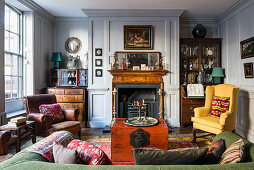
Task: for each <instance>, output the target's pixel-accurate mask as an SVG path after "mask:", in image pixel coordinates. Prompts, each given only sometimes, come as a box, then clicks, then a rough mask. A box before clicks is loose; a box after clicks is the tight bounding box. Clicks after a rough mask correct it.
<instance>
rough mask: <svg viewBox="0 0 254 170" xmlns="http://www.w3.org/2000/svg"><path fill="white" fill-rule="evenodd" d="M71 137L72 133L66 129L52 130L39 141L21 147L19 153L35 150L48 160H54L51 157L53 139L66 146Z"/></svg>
mask: <svg viewBox="0 0 254 170" xmlns="http://www.w3.org/2000/svg"><path fill="white" fill-rule="evenodd" d="M73 139H75V138H74V137H73V135H72V134H71V133H70V132H67V131H58V132H54V133H52V134H51V135H49V136H48V137H46V138H44V139H42V140H40V141H39V142H37V143H35V144H33V145H31V146H29V147H27V148H25V149H23V150H22V151H20V152H19V153H23V152H36V153H39V154H41V155H43V156H44V157H45V158H47V159H48V160H49V162H54V158H53V141H54V140H55V141H57V142H58V143H61V144H62V145H63V146H65V147H66V146H67V145H68V144H69V143H70V142H71V141H72V140H73Z"/></svg>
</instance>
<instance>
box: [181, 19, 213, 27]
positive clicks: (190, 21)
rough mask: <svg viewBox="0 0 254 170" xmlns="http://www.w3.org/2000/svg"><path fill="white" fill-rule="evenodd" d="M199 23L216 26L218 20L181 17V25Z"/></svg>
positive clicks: (186, 25)
mask: <svg viewBox="0 0 254 170" xmlns="http://www.w3.org/2000/svg"><path fill="white" fill-rule="evenodd" d="M197 24H204V25H206V26H211V27H216V26H217V24H218V21H217V20H216V18H189V17H188V18H186V17H180V25H181V27H189V26H195V25H197Z"/></svg>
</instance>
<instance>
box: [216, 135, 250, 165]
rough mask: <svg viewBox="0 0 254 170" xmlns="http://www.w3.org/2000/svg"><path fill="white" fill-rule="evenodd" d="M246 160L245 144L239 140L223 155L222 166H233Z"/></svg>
mask: <svg viewBox="0 0 254 170" xmlns="http://www.w3.org/2000/svg"><path fill="white" fill-rule="evenodd" d="M244 158H245V149H244V142H243V140H242V139H239V140H238V141H236V142H235V143H232V144H231V145H230V146H229V147H228V149H227V150H226V151H225V152H224V153H223V154H222V156H221V159H220V162H219V163H220V164H232V163H238V162H243V161H244Z"/></svg>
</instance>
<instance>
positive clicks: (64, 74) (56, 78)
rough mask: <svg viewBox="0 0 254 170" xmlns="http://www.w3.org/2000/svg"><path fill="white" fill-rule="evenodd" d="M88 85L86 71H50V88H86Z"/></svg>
mask: <svg viewBox="0 0 254 170" xmlns="http://www.w3.org/2000/svg"><path fill="white" fill-rule="evenodd" d="M87 85H88V79H87V69H51V70H50V86H51V87H57V86H59V87H60V86H63V87H65V86H70V87H79V86H83V87H86V86H87Z"/></svg>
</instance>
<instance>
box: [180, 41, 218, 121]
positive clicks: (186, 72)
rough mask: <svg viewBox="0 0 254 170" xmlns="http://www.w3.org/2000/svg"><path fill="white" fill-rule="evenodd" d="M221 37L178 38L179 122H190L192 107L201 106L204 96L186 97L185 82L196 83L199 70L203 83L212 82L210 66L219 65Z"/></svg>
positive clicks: (192, 113) (208, 83)
mask: <svg viewBox="0 0 254 170" xmlns="http://www.w3.org/2000/svg"><path fill="white" fill-rule="evenodd" d="M221 40H222V39H221V38H181V39H180V84H181V85H180V101H181V104H180V110H181V116H180V122H181V126H185V125H187V124H189V123H191V117H192V116H194V108H196V107H202V106H204V103H205V98H199V97H197V98H195V97H194V98H193V97H191V98H188V97H187V84H195V83H197V76H198V73H199V72H202V74H203V78H204V79H203V85H204V87H206V85H211V84H212V81H211V80H212V78H211V74H212V68H213V67H220V66H221Z"/></svg>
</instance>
